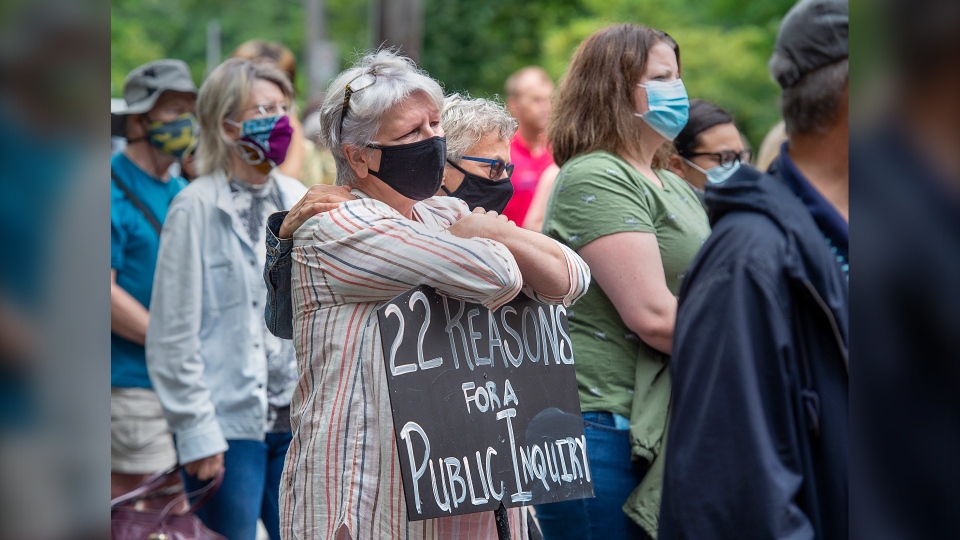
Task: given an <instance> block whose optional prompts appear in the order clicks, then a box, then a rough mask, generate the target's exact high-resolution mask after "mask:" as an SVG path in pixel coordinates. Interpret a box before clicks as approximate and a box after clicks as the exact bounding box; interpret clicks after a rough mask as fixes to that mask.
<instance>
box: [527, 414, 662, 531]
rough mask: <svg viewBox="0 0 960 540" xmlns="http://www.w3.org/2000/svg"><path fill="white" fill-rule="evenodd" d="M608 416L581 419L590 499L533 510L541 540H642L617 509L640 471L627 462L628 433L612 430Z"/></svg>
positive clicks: (642, 469)
mask: <svg viewBox="0 0 960 540" xmlns="http://www.w3.org/2000/svg"><path fill="white" fill-rule="evenodd" d="M615 426H616V424H615V422H614V418H613V414H611V413H608V412H585V413H583V430H584V434H585V435H586V438H587V459H588V460H589V462H590V474H591V476H592V477H593V492H594V494H595V495H596V497H594V498H592V499H579V500H574V501H565V502H559V503H551V504H538V505H536V506H535V509H536V512H537V521H539V522H540V530H541V531H543V538H544V540H567V539H570V540H573V539H576V540H591V539H592V540H621V539H622V540H640V539H644V538H648V536H647V534H646V533H645V532H644V531H643V529H641V528H640V526H639V525H637V524H636V523H634V522H633V520H631V519H630V518H629V517H627V515H626V514H624V513H623V509H622V507H623V503H625V502H627V497H629V496H630V494H631V493H632V492H633V490H634V489H635V488H636V487H637V486H638V485H640V481H641V480H643V475H644V474H645V473H646V467H645V466H640V465H637V464H635V463H634V462H633V460H632V459H631V457H630V430H629V429H617V428H616V427H615Z"/></svg>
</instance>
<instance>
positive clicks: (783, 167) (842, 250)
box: [771, 141, 850, 263]
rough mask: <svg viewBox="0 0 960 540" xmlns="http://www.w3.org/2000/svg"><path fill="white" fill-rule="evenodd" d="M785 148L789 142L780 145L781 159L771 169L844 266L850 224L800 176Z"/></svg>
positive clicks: (846, 256)
mask: <svg viewBox="0 0 960 540" xmlns="http://www.w3.org/2000/svg"><path fill="white" fill-rule="evenodd" d="M788 145H789V141H788V142H785V143H783V146H781V147H780V156H779V157H778V158H777V160H776V161H775V162H774V166H773V167H771V169H775V170H776V171H777V172H778V173H779V176H780V178H782V179H783V181H784V183H786V185H787V187H788V188H790V190H791V191H793V193H794V195H796V196H797V197H799V199H800V202H802V203H803V205H804V206H806V208H807V211H809V212H810V215H811V216H812V217H813V220H814V222H816V224H817V227H818V228H819V229H820V231H821V232H822V233H823V235H824V236H825V237H826V238H827V240H828V241H829V243H830V244H831V246H833V247H835V248H836V250H837V253H838V255H840V256H842V257H843V259H844V263H845V262H846V259H847V258H848V245H849V236H850V225H849V224H848V223H847V222H846V220H844V219H843V216H841V215H840V213H839V212H837V209H836V208H834V207H833V205H832V204H830V203H829V202H828V201H827V200H826V199H825V198H824V197H823V195H821V194H820V192H819V191H817V190H816V188H814V187H813V186H812V185H810V182H808V181H807V179H806V178H804V177H803V174H802V173H801V172H800V170H799V169H797V166H796V164H794V162H793V160H792V159H790V155H789V154H788V153H787V147H788Z"/></svg>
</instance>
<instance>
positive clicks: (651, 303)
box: [537, 24, 710, 540]
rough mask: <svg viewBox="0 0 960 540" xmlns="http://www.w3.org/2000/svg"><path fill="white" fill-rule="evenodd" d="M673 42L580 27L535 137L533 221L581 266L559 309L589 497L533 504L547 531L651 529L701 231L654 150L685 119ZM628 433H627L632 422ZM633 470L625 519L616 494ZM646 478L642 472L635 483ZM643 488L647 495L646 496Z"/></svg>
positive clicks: (620, 533) (630, 533) (567, 534)
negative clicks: (683, 294) (673, 356)
mask: <svg viewBox="0 0 960 540" xmlns="http://www.w3.org/2000/svg"><path fill="white" fill-rule="evenodd" d="M679 77H680V51H679V47H678V46H677V44H676V42H675V41H674V40H673V39H672V38H671V37H670V36H668V35H667V34H665V33H664V32H661V31H659V30H654V29H651V28H646V27H643V26H638V25H635V24H620V25H616V26H611V27H607V28H604V29H602V30H600V31H598V32H596V33H595V34H593V35H592V36H590V37H589V38H587V39H586V40H585V41H584V42H583V43H581V44H580V47H579V48H578V49H577V52H576V53H575V54H574V56H573V59H572V61H571V63H570V67H569V70H568V71H567V74H566V76H565V77H564V79H563V82H562V83H561V84H560V87H559V89H558V92H557V96H556V98H555V103H554V108H553V117H552V119H551V124H550V126H549V128H548V137H549V141H550V144H551V146H552V147H553V153H554V159H555V160H556V162H557V164H558V165H560V166H561V170H560V173H559V175H558V177H557V180H556V184H555V186H554V188H553V193H552V195H551V198H550V202H549V204H548V206H547V212H546V216H545V219H544V225H543V232H544V233H545V234H547V235H549V236H552V237H553V238H555V239H557V240H559V241H561V242H563V243H565V244H567V245H568V246H570V247H571V248H573V249H575V250H576V251H577V252H578V253H579V254H580V255H581V256H582V257H583V258H584V259H585V260H586V261H587V263H588V264H589V265H590V268H591V271H592V273H593V280H594V283H593V286H591V287H590V289H589V290H588V291H587V294H586V295H585V296H583V297H582V298H581V299H580V301H579V302H578V303H577V305H576V309H574V310H571V311H570V312H569V313H568V315H569V319H570V330H571V332H572V334H571V338H572V340H573V348H574V351H575V354H576V366H577V381H578V384H579V390H580V391H579V394H580V404H581V407H582V410H583V413H584V414H583V417H584V426H585V432H586V439H587V455H588V456H589V460H590V469H591V473H592V475H593V482H594V491H595V493H596V498H594V499H586V500H582V501H571V502H564V503H555V504H549V505H542V506H538V507H537V517H538V519H539V521H540V524H541V527H542V529H543V532H544V538H545V539H546V540H553V539H556V538H591V537H592V538H603V539H604V540H616V539H620V538H630V539H634V538H643V537H644V532H643V530H641V528H640V527H638V526H637V523H640V524H642V525H643V529H645V530H646V531H647V532H648V533H653V534H655V532H656V515H657V510H658V506H659V492H660V489H659V485H658V484H657V483H656V477H657V475H656V474H649V475H648V474H647V471H648V469H650V467H651V463H655V462H656V457H657V456H658V455H659V453H660V449H661V447H662V444H663V441H662V439H663V433H664V428H665V426H666V415H667V406H668V404H669V402H670V377H669V370H668V368H667V362H668V360H669V358H670V356H669V355H670V351H671V348H672V346H673V327H674V321H675V319H676V314H677V297H676V294H677V292H678V291H679V289H680V280H681V279H682V278H683V274H684V272H685V271H686V268H687V266H688V265H689V264H690V262H691V261H692V260H693V258H694V256H695V255H696V253H697V250H698V249H699V248H700V245H701V244H702V243H703V242H704V241H705V240H706V238H707V236H708V235H709V233H710V229H709V224H708V222H707V217H706V214H705V213H704V211H703V208H702V206H701V205H700V202H699V201H698V199H697V197H696V195H695V194H694V192H693V190H692V189H691V188H690V186H689V185H688V184H687V183H686V182H684V181H683V180H682V179H680V178H679V177H677V176H676V175H674V174H673V173H671V172H669V171H668V170H666V169H665V166H666V163H667V157H668V154H667V153H666V152H665V150H663V149H662V147H663V146H664V144H665V143H668V142H670V141H672V140H673V138H674V137H676V135H677V133H679V131H680V130H681V129H682V128H683V126H684V124H685V123H686V121H687V114H688V108H689V103H688V101H687V94H686V90H685V89H684V87H683V82H682V81H681V80H680V78H679ZM631 433H632V435H631ZM645 476H646V477H649V478H647V481H646V482H644V485H643V488H642V490H641V492H642V493H645V494H646V493H649V494H650V495H649V496H648V497H645V498H644V499H645V501H644V503H643V504H640V505H639V507H640V510H639V511H638V512H631V517H633V518H634V519H633V520H631V519H630V518H629V517H627V514H625V513H624V511H623V510H622V507H623V505H624V503H625V502H626V501H627V498H628V496H630V494H631V492H633V491H634V490H635V489H636V488H637V487H638V486H640V484H641V482H642V481H644V479H645ZM650 480H654V485H648V484H649V483H650ZM647 500H648V501H647Z"/></svg>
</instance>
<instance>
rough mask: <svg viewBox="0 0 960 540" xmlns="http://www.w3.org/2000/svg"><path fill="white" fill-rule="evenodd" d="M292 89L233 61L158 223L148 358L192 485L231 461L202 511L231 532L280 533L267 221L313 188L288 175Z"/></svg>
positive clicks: (283, 355) (290, 360)
mask: <svg viewBox="0 0 960 540" xmlns="http://www.w3.org/2000/svg"><path fill="white" fill-rule="evenodd" d="M292 101H293V88H292V87H291V85H290V82H289V80H288V79H287V77H286V76H285V75H284V73H283V72H281V71H279V70H278V69H277V68H276V67H273V66H272V65H270V64H264V63H254V62H251V61H249V60H241V59H231V60H227V61H226V62H224V63H223V64H221V65H220V66H218V67H217V68H216V69H214V70H213V72H211V73H210V75H209V76H208V77H207V80H206V81H205V82H204V83H203V86H201V87H200V92H199V95H198V98H197V116H198V117H199V122H200V137H201V140H200V146H199V150H198V154H197V159H198V163H199V166H200V173H201V175H202V176H201V177H199V178H197V179H196V180H194V181H193V182H192V183H191V184H190V185H189V186H187V187H186V188H185V189H184V190H183V191H181V192H180V194H179V195H178V196H177V197H176V198H175V199H174V201H173V203H172V205H171V206H170V211H169V213H168V214H167V218H166V221H165V224H164V227H163V234H162V235H161V239H160V250H159V254H158V256H157V267H156V273H155V275H154V289H153V290H154V294H153V298H152V301H151V305H150V323H149V327H148V330H147V343H146V351H147V368H148V370H149V374H150V379H151V380H152V382H153V384H154V386H155V387H156V391H157V395H158V397H159V398H160V402H161V404H162V405H163V409H164V414H165V416H166V419H167V422H168V423H169V425H170V428H171V430H172V431H173V434H174V436H175V440H176V447H177V454H178V457H179V461H180V464H181V465H183V468H184V470H185V472H186V475H185V485H186V487H187V488H188V490H190V491H194V490H196V489H198V488H199V487H200V486H201V485H202V484H205V483H206V482H205V481H206V480H209V479H210V478H213V477H214V476H215V475H217V474H218V473H219V472H220V471H221V469H222V470H223V475H224V477H223V484H222V485H221V487H220V489H219V490H218V491H217V492H216V494H215V495H214V496H213V497H212V498H211V499H210V501H208V502H207V504H206V505H204V506H203V507H202V508H201V509H200V510H199V511H198V515H199V516H200V518H201V519H202V520H203V521H204V522H205V523H206V524H207V526H208V527H210V528H211V529H213V530H215V531H217V532H219V533H220V534H222V535H224V536H226V537H227V538H230V539H231V540H247V539H248V540H254V539H255V538H256V531H257V519H258V518H260V519H262V520H263V523H264V525H265V526H266V528H267V530H268V531H269V532H270V535H271V538H272V539H274V540H277V539H278V538H279V536H280V534H279V530H280V529H279V510H278V499H279V493H278V490H279V486H280V473H281V471H282V467H283V460H284V456H285V455H286V450H287V446H288V445H289V442H290V422H289V419H290V413H289V408H290V395H291V393H292V392H293V387H294V386H295V384H296V378H297V368H296V358H295V357H294V349H293V344H292V343H291V342H290V341H288V340H281V339H279V338H276V337H275V336H273V335H271V334H270V333H269V332H268V331H267V329H266V326H265V325H264V323H263V320H262V318H261V316H260V313H261V311H260V310H261V309H262V307H261V306H260V302H262V301H263V298H264V296H266V287H265V286H264V283H263V280H262V279H261V278H260V275H259V269H260V268H262V267H263V264H264V262H265V261H264V253H265V249H266V248H265V238H264V236H265V235H264V234H263V224H264V221H265V220H266V218H267V216H268V215H269V214H271V213H273V212H276V211H277V210H281V209H284V208H289V207H290V205H291V204H293V203H294V202H295V201H297V200H298V199H299V198H300V197H301V196H303V194H304V193H305V191H306V188H304V187H303V185H302V184H300V182H298V181H297V180H294V179H293V178H290V177H287V176H284V175H282V174H279V173H278V172H277V171H276V170H275V167H276V166H277V165H279V164H280V163H282V162H283V161H284V158H285V157H286V151H287V146H288V145H289V143H290V133H291V129H290V123H289V119H288V117H287V111H288V110H289V109H290V108H291V107H292V105H291V104H292Z"/></svg>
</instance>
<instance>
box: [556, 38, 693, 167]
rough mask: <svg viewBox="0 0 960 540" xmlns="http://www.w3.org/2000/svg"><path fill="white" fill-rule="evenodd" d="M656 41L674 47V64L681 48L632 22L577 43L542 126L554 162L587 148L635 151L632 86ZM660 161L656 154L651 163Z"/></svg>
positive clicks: (636, 132) (661, 163) (637, 135)
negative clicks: (547, 116)
mask: <svg viewBox="0 0 960 540" xmlns="http://www.w3.org/2000/svg"><path fill="white" fill-rule="evenodd" d="M657 43H666V44H667V45H669V46H670V47H671V48H672V49H673V51H674V52H675V53H676V55H677V66H678V67H679V65H680V47H679V46H678V45H677V42H676V41H674V40H673V38H672V37H670V36H669V35H667V34H666V33H665V32H661V31H660V30H656V29H653V28H648V27H646V26H640V25H636V24H632V23H624V24H618V25H614V26H608V27H606V28H603V29H601V30H598V31H597V32H594V34H593V35H591V36H590V37H588V38H587V39H585V40H583V43H581V44H580V46H579V47H577V51H576V52H575V53H574V54H573V59H572V60H571V61H570V67H569V68H568V69H567V73H566V74H565V75H564V76H563V78H562V79H561V80H560V86H559V88H558V89H557V93H556V94H555V97H554V102H553V110H552V111H551V114H550V124H549V126H548V127H547V138H548V139H549V141H550V145H551V146H552V147H553V159H554V161H556V163H557V165H560V166H562V165H563V164H564V163H565V162H567V161H568V160H569V159H571V158H573V157H574V156H577V155H580V154H585V153H588V152H596V151H600V150H604V151H607V152H612V153H615V154H620V155H622V154H635V153H637V152H638V151H639V149H640V128H639V125H638V123H637V121H636V117H635V116H634V113H635V112H636V109H635V106H634V103H633V89H634V88H635V85H636V84H637V83H638V82H640V77H641V76H642V75H643V72H644V70H645V69H646V67H647V53H648V52H649V51H650V49H651V48H652V47H653V46H654V45H656V44H657ZM664 165H665V162H664V161H663V159H662V156H660V155H659V152H658V157H657V159H654V167H658V166H660V167H662V166H664Z"/></svg>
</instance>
